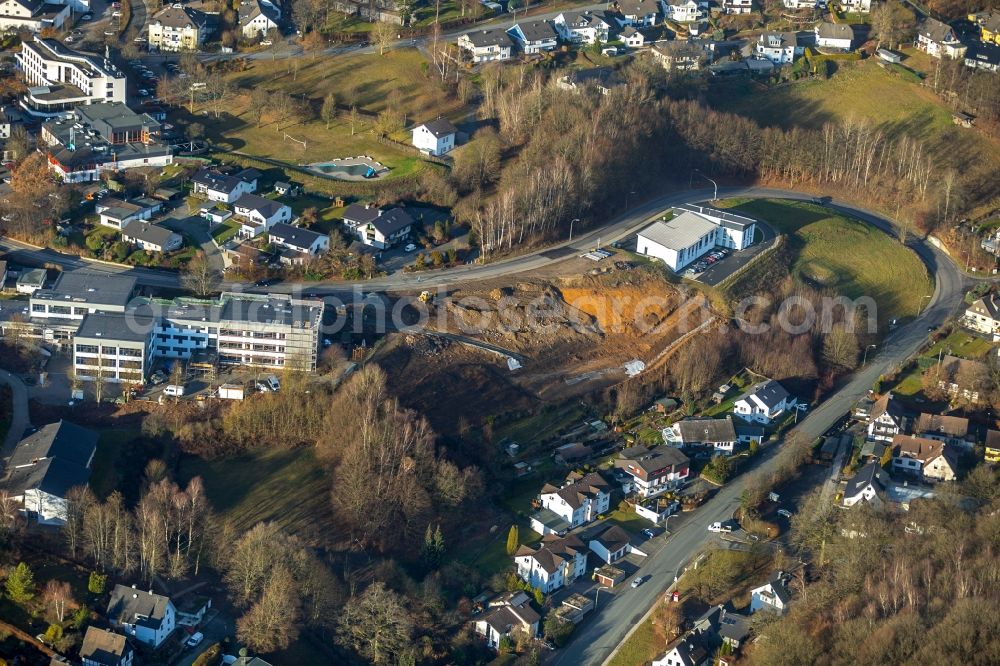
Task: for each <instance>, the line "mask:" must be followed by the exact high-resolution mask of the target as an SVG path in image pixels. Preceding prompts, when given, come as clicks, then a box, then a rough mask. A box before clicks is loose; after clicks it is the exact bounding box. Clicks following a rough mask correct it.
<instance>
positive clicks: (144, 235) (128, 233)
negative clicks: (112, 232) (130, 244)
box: [122, 220, 177, 247]
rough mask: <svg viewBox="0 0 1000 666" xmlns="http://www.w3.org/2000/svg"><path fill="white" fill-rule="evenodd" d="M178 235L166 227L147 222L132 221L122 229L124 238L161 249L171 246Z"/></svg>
mask: <svg viewBox="0 0 1000 666" xmlns="http://www.w3.org/2000/svg"><path fill="white" fill-rule="evenodd" d="M176 235H177V234H176V233H175V232H173V231H171V230H170V229H167V228H166V227H161V226H160V225H158V224H152V223H150V222H146V221H145V220H132V221H131V222H129V223H128V224H127V225H125V228H124V229H122V238H134V239H135V240H139V241H143V242H145V243H151V244H153V245H159V246H160V247H164V246H166V245H167V244H169V243H170V240H171V238H172V237H173V236H176Z"/></svg>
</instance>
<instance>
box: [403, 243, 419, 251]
mask: <svg viewBox="0 0 1000 666" xmlns="http://www.w3.org/2000/svg"><path fill="white" fill-rule="evenodd" d="M416 249H417V246H416V245H414V244H413V243H410V244H409V245H407V246H406V247H404V248H403V251H404V252H413V251H414V250H416Z"/></svg>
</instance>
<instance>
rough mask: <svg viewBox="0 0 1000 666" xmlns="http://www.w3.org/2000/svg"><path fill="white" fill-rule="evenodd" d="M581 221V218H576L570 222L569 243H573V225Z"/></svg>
mask: <svg viewBox="0 0 1000 666" xmlns="http://www.w3.org/2000/svg"><path fill="white" fill-rule="evenodd" d="M579 221H580V218H578V217H574V218H573V219H572V220H570V221H569V242H570V243H572V242H573V225H574V224H576V223H577V222H579Z"/></svg>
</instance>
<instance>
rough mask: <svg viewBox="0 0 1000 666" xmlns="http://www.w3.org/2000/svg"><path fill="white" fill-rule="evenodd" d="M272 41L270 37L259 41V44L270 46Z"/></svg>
mask: <svg viewBox="0 0 1000 666" xmlns="http://www.w3.org/2000/svg"><path fill="white" fill-rule="evenodd" d="M272 43H273V42H272V41H271V40H270V39H265V40H264V41H262V42H261V43H260V45H261V46H271V44H272Z"/></svg>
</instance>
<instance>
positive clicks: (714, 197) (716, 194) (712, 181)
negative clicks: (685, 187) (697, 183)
mask: <svg viewBox="0 0 1000 666" xmlns="http://www.w3.org/2000/svg"><path fill="white" fill-rule="evenodd" d="M694 172H695V173H696V174H698V175H699V176H701V177H702V178H704V179H705V180H707V181H708V182H710V183H712V185H713V186H715V193H714V194H713V195H712V201H715V200H717V199H718V198H719V184H718V183H717V182H715V181H714V180H712V179H711V178H709V177H708V176H706V175H705V174H703V173H702V172H701V171H698V170H697V169H695V170H694Z"/></svg>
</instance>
